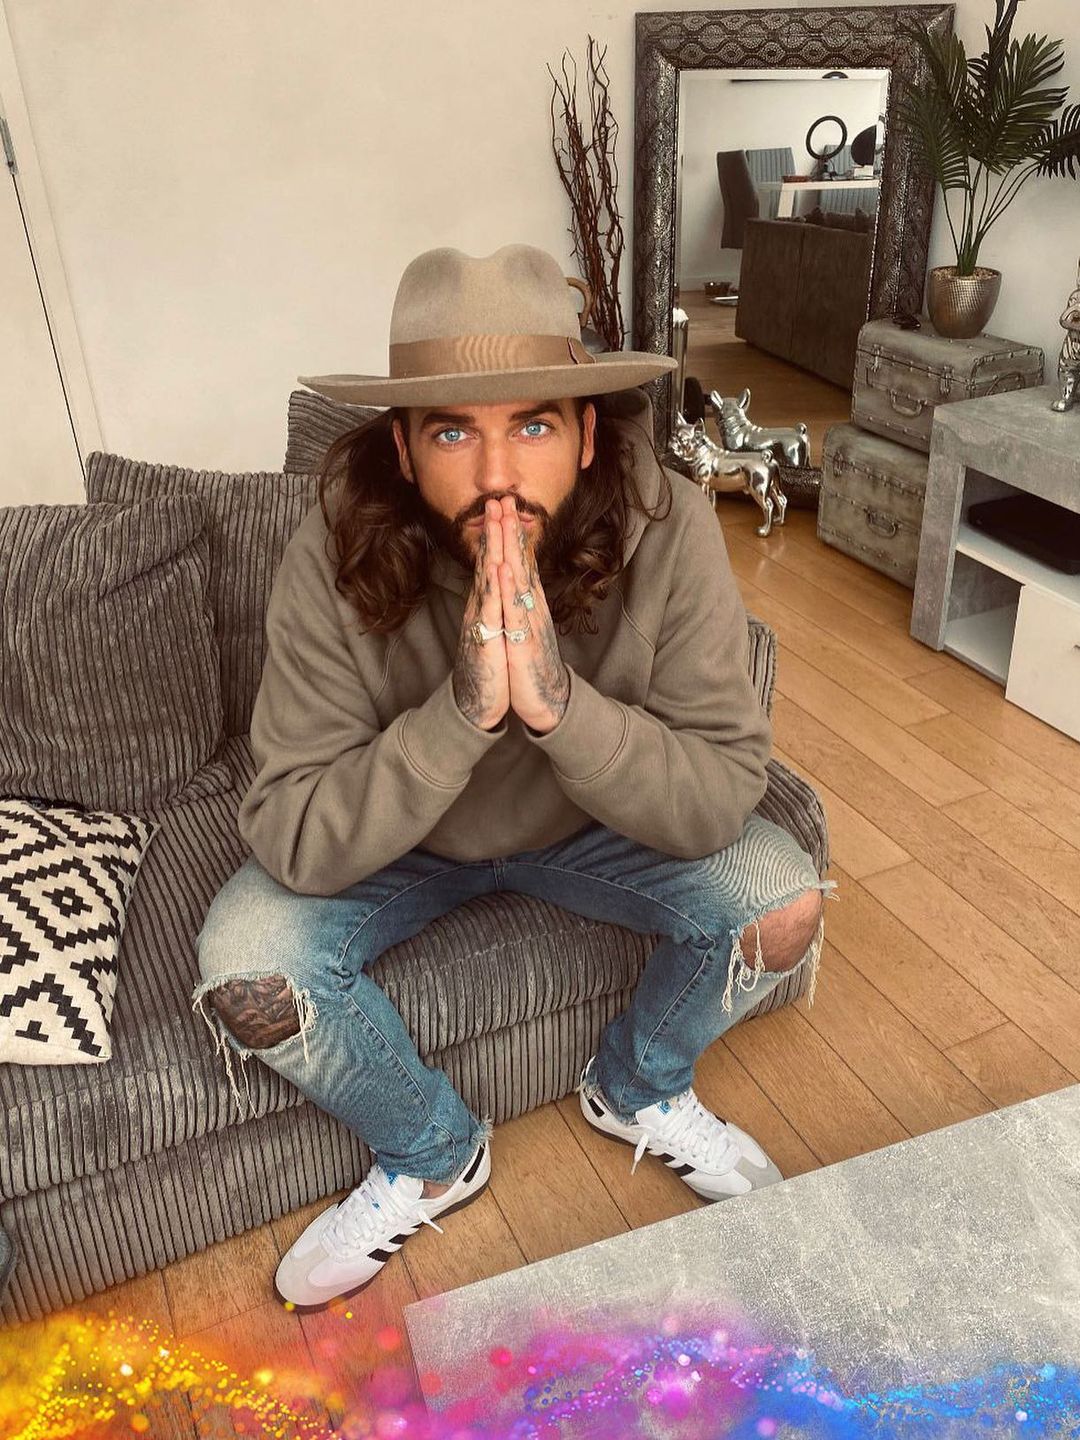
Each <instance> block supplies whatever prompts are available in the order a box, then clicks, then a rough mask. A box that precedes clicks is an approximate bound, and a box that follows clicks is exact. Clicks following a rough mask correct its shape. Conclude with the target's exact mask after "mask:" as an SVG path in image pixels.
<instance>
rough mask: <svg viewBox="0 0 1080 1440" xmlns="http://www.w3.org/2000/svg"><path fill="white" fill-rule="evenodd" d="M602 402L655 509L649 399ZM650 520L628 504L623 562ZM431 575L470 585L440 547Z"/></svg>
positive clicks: (620, 396)
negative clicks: (628, 450) (629, 453)
mask: <svg viewBox="0 0 1080 1440" xmlns="http://www.w3.org/2000/svg"><path fill="white" fill-rule="evenodd" d="M604 403H605V407H606V409H607V413H608V414H609V415H610V416H612V417H613V418H614V420H615V424H616V425H617V427H618V429H619V431H620V432H621V433H622V435H623V436H624V437H625V439H626V442H627V444H628V445H629V446H630V449H631V452H632V454H633V466H634V476H635V479H636V480H637V484H638V489H639V490H640V492H641V495H642V498H643V500H644V502H645V505H646V507H647V508H648V509H649V510H654V509H655V508H656V506H657V504H658V502H659V500H660V485H661V473H662V472H661V467H660V465H659V464H658V463H657V459H656V455H655V453H654V451H653V448H652V435H653V409H652V402H651V401H650V399H649V397H648V395H647V394H646V393H645V391H644V390H637V389H633V390H621V391H617V392H616V393H615V394H612V395H608V396H605V397H604ZM579 483H580V482H579ZM649 523H650V522H649V517H648V516H647V515H644V514H642V512H641V511H640V510H639V509H638V508H637V507H636V506H632V507H631V508H630V512H629V521H628V533H627V536H626V539H625V542H624V544H623V564H624V566H625V565H628V564H629V563H630V557H631V556H632V555H633V553H634V551H635V550H636V549H637V547H638V542H639V541H640V540H641V537H642V535H643V534H644V533H645V527H646V525H648V524H649ZM430 576H431V583H432V584H434V585H439V586H441V587H442V588H443V589H444V590H449V591H451V592H452V593H453V594H455V595H460V596H462V597H466V596H468V594H469V591H470V590H471V589H472V583H473V571H472V569H471V568H470V569H468V570H466V569H465V567H464V566H463V565H462V564H461V563H460V562H459V561H457V560H455V559H454V558H453V556H451V555H450V554H448V553H447V551H445V550H443V549H441V548H440V549H438V550H437V551H436V552H435V554H434V555H433V556H432V559H431V569H430Z"/></svg>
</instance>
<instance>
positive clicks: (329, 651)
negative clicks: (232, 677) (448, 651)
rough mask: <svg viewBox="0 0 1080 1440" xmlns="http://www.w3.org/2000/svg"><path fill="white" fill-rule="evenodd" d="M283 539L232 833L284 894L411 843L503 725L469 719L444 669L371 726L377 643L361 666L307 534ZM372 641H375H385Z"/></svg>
mask: <svg viewBox="0 0 1080 1440" xmlns="http://www.w3.org/2000/svg"><path fill="white" fill-rule="evenodd" d="M294 540H296V541H297V543H295V544H294V543H293V542H290V544H289V546H287V547H286V551H285V554H284V556H283V557H282V560H281V564H280V565H279V567H278V571H277V574H276V576H275V577H274V585H273V589H272V591H271V596H270V602H269V605H268V607H267V613H266V645H267V649H266V659H265V662H264V665H263V673H262V681H261V683H260V686H259V692H258V695H257V696H256V699H255V707H254V710H253V712H252V719H251V746H252V750H253V752H254V755H255V761H256V764H257V766H258V772H257V774H256V777H255V781H254V783H253V784H252V786H251V788H250V789H249V790H248V792H247V794H246V795H245V796H244V798H243V801H242V802H241V805H240V811H239V815H238V823H239V829H240V834H241V836H242V837H243V839H244V840H245V841H246V842H247V844H248V845H249V846H250V847H251V850H252V852H253V854H254V855H255V856H256V858H257V859H258V860H259V861H260V863H261V864H262V865H263V866H264V867H265V868H266V869H267V870H268V871H269V872H270V874H271V875H272V876H273V877H274V878H275V879H276V880H278V881H279V882H280V883H281V884H282V885H285V886H287V887H288V888H289V889H290V890H295V891H298V892H300V893H303V894H308V895H334V894H336V893H337V892H338V891H340V890H344V889H346V888H347V887H348V886H350V885H354V884H356V882H357V881H359V880H363V879H364V878H365V877H366V876H368V875H371V874H373V873H374V872H375V871H376V870H379V869H381V868H382V867H383V866H385V865H388V864H390V863H392V862H393V861H394V860H396V859H398V858H399V857H400V856H402V855H404V854H405V853H406V852H407V851H408V850H411V849H412V848H414V847H415V846H416V845H418V844H420V843H421V841H422V840H423V839H424V837H425V836H426V835H427V834H428V833H429V832H430V831H431V830H432V829H433V828H434V826H435V824H436V822H437V821H438V820H439V819H440V817H441V816H442V815H443V814H444V813H445V811H446V810H448V809H449V808H450V806H451V805H452V804H453V802H454V800H455V799H456V798H457V797H458V796H459V795H460V794H461V792H462V790H464V788H465V786H466V785H467V784H468V782H469V779H470V777H471V775H472V771H473V767H474V766H475V765H476V763H477V762H478V761H479V760H480V759H481V757H482V756H484V755H485V754H487V752H488V750H490V749H491V747H492V746H493V745H495V744H497V743H498V741H499V739H500V738H501V737H502V736H504V735H505V734H506V733H507V728H508V727H507V719H506V717H505V716H504V717H503V719H502V721H501V722H500V724H499V725H498V726H497V727H496V728H495V729H493V730H481V729H480V728H479V727H478V726H476V725H473V723H472V722H471V721H470V720H468V719H466V717H465V716H464V715H463V714H462V712H461V710H460V709H459V708H458V705H457V702H456V700H455V698H454V691H453V681H452V676H451V674H450V672H448V673H447V676H446V679H445V680H444V681H443V682H442V683H441V684H440V685H438V686H437V687H436V688H435V690H434V691H433V692H432V694H431V695H430V696H429V697H428V698H427V700H425V701H424V703H423V704H422V705H417V706H413V707H410V708H408V709H406V710H403V711H402V712H401V713H400V714H399V715H397V716H396V717H395V718H394V720H393V721H392V722H391V723H390V724H389V725H388V726H387V727H386V729H385V730H382V729H380V727H379V721H378V717H377V715H376V711H375V706H374V703H373V699H374V694H377V693H378V688H379V686H380V685H381V683H382V674H383V660H382V646H381V644H380V645H379V646H378V647H375V646H373V649H372V669H373V674H372V675H371V676H365V675H363V674H362V673H361V671H360V668H359V667H358V664H357V661H356V658H355V657H354V655H353V653H352V651H350V649H349V647H348V644H347V643H346V637H345V633H344V631H343V629H342V624H341V619H340V615H339V611H338V606H337V602H336V600H335V594H336V592H335V594H331V590H330V587H332V584H333V580H332V576H330V575H329V574H328V572H327V571H326V569H325V568H323V567H321V566H320V565H319V563H318V561H317V559H316V558H315V557H314V556H313V555H312V553H311V543H312V542H311V540H310V539H308V540H307V541H306V543H300V542H299V540H298V539H297V537H294ZM380 638H381V637H380Z"/></svg>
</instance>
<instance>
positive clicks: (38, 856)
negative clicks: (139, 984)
mask: <svg viewBox="0 0 1080 1440" xmlns="http://www.w3.org/2000/svg"><path fill="white" fill-rule="evenodd" d="M156 828H157V827H156V826H155V825H152V824H151V823H150V822H149V821H148V820H143V819H141V818H140V817H139V816H138V815H110V814H109V813H108V812H107V811H104V810H76V809H73V808H72V807H71V806H69V805H52V804H50V803H49V802H48V801H47V800H40V801H31V800H4V799H0V921H2V923H0V1062H2V1061H8V1062H10V1063H14V1064H17V1065H73V1064H74V1065H93V1064H100V1063H101V1062H103V1061H105V1060H108V1059H109V1057H110V1056H111V1054H112V1042H111V1041H110V1039H109V1021H110V1019H111V1018H112V1010H113V997H114V995H115V993H116V972H117V957H118V954H119V950H120V937H121V935H122V934H123V930H124V916H125V914H126V912H127V907H128V901H129V900H130V898H131V891H132V888H133V886H134V884H135V877H136V876H137V874H138V871H139V865H140V864H141V862H142V858H143V855H144V854H145V853H146V847H147V846H148V845H149V844H150V841H151V840H152V839H153V836H154V832H155V830H156Z"/></svg>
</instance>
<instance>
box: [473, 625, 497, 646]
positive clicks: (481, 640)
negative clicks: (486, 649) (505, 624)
mask: <svg viewBox="0 0 1080 1440" xmlns="http://www.w3.org/2000/svg"><path fill="white" fill-rule="evenodd" d="M469 634H470V635H471V636H472V638H473V639H474V640H475V641H476V643H477V645H486V644H487V642H488V641H489V640H496V639H498V637H499V636H500V635H503V634H505V631H503V630H501V629H500V630H492V628H491V626H490V625H485V624H484V622H483V621H482V620H475V621H474V622H473V623H472V625H470V626H469Z"/></svg>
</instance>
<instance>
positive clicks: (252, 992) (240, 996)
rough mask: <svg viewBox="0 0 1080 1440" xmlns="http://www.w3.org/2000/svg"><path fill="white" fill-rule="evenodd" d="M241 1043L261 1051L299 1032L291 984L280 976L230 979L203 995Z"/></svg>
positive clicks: (298, 1020) (298, 1021)
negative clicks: (205, 995) (256, 978)
mask: <svg viewBox="0 0 1080 1440" xmlns="http://www.w3.org/2000/svg"><path fill="white" fill-rule="evenodd" d="M207 998H208V999H209V1001H210V1003H211V1005H213V1007H214V1009H215V1010H216V1011H217V1013H218V1016H219V1017H220V1018H221V1020H222V1021H223V1022H224V1024H226V1025H227V1026H228V1027H229V1029H230V1030H231V1031H232V1034H233V1036H234V1037H235V1038H236V1039H237V1040H239V1041H240V1043H241V1045H247V1046H249V1047H250V1048H251V1049H252V1050H265V1049H267V1048H268V1047H269V1046H271V1045H280V1044H281V1042H282V1041H283V1040H288V1039H289V1037H290V1036H292V1035H298V1034H299V1033H300V1016H299V1014H298V1012H297V1005H296V1000H295V999H294V997H293V991H292V987H291V986H290V985H289V982H288V980H286V979H285V977H284V976H283V975H271V976H268V977H267V978H266V979H263V980H230V981H228V982H227V983H226V984H224V985H222V986H221V988H220V989H218V990H213V991H211V993H210V995H209V996H208V997H207Z"/></svg>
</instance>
